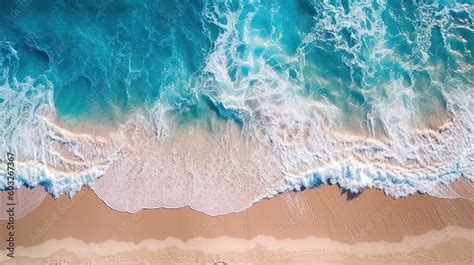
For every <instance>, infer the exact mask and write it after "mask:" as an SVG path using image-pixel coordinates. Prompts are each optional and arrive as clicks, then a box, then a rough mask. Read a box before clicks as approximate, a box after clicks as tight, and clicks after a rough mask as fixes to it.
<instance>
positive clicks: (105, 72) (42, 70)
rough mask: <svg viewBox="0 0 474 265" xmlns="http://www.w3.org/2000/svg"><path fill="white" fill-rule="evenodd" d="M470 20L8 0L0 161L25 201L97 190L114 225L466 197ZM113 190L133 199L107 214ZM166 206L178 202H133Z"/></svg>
mask: <svg viewBox="0 0 474 265" xmlns="http://www.w3.org/2000/svg"><path fill="white" fill-rule="evenodd" d="M472 14H474V5H473V3H472V2H471V1H348V0H341V1H329V0H327V1H307V0H291V1H244V0H241V1H197V0H196V1H160V0H158V1H29V0H18V1H13V0H12V1H2V2H1V3H0V62H1V66H0V69H1V70H0V71H1V75H0V113H1V114H0V122H1V124H2V126H1V127H0V153H4V154H6V153H7V152H12V153H14V154H15V155H16V157H17V160H18V166H17V167H18V168H17V172H19V173H18V176H17V186H18V187H19V186H30V187H34V186H38V185H40V186H43V187H44V188H45V189H46V190H47V191H48V192H50V193H52V194H53V195H55V196H60V195H62V194H70V195H72V194H74V193H75V192H78V191H79V190H80V189H81V187H83V186H92V187H93V188H94V189H95V191H96V192H97V193H98V195H99V196H100V195H101V190H102V195H103V196H101V197H102V199H104V200H105V201H106V202H107V203H108V204H109V205H111V206H112V207H113V208H116V209H119V210H130V211H134V210H139V209H141V208H153V207H177V206H183V205H194V206H195V207H194V208H196V209H198V210H202V211H205V212H208V213H210V214H220V213H225V212H230V211H236V210H241V209H243V208H245V207H248V206H249V205H250V204H251V203H253V202H255V201H258V200H260V199H262V198H267V197H271V196H273V195H275V194H278V193H280V192H286V191H289V190H300V189H302V188H316V187H317V186H319V185H323V184H326V183H331V184H338V185H339V186H341V188H343V189H347V190H350V191H352V192H360V191H362V190H363V189H365V188H368V187H373V188H378V189H382V190H384V191H385V192H386V193H387V194H388V195H391V196H393V197H396V198H398V197H403V196H408V195H410V194H413V193H416V192H421V193H428V194H436V195H437V196H451V195H452V194H451V195H449V194H444V195H442V194H441V195H440V193H439V187H440V186H439V185H445V184H448V183H449V182H452V181H454V180H456V179H458V178H459V177H461V176H462V177H464V178H467V179H468V180H470V181H474V144H473V143H474V133H473V131H474V125H473V124H474V70H473V69H474V68H473V66H474V61H473V56H474V24H473V15H472ZM99 125H100V126H99ZM84 127H85V128H90V130H89V133H88V131H87V130H85V131H84V130H79V129H78V128H84ZM104 127H106V128H109V129H104ZM94 128H95V129H94ZM98 128H100V129H98ZM97 131H105V132H104V133H105V135H102V134H101V133H96V132H97ZM203 135H205V136H203ZM189 139H192V140H189ZM188 140H189V141H191V142H187V141H188ZM204 143H205V144H204ZM155 146H156V149H153V148H152V147H155ZM197 147H199V149H197ZM242 150H244V151H242ZM145 154H146V155H145ZM170 156H171V157H172V158H170V159H169V160H167V159H165V157H168V158H169V157H170ZM1 157H2V158H0V164H5V163H6V155H2V156H1ZM207 157H209V159H208V160H205V159H204V158H207ZM197 164H199V165H200V166H196V165H197ZM123 165H126V166H127V167H126V168H122V167H121V166H123ZM137 168H138V169H137ZM132 169H133V170H132ZM227 171H228V172H227ZM121 172H122V173H121ZM171 172H172V173H171ZM177 172H178V173H177ZM122 175H123V176H122ZM0 176H2V178H1V180H0V186H3V187H4V188H6V167H3V168H0ZM3 176H5V177H3ZM102 178H104V179H106V178H107V179H108V180H110V181H109V182H101V183H107V184H103V185H98V184H95V182H96V181H100V180H101V179H102ZM132 179H133V180H136V179H140V181H138V182H139V183H140V184H137V183H136V182H134V184H132V183H130V181H131V180H132ZM177 179H180V181H177ZM120 180H123V182H121V181H120ZM181 180H182V181H181ZM102 181H105V180H102ZM117 183H118V184H117ZM151 183H153V184H151ZM180 183H181V184H180ZM94 185H95V186H94ZM114 185H115V186H114ZM117 186H120V187H121V188H123V191H124V192H125V191H131V190H135V192H131V193H132V194H135V195H133V196H132V195H131V196H132V198H133V199H130V202H123V203H122V204H121V203H117V205H116V206H114V202H113V201H117V200H125V198H123V199H121V198H118V197H117V195H113V190H116V189H117ZM244 186H246V187H244ZM101 187H102V188H101ZM144 187H146V190H147V192H146V194H144V195H140V191H143V190H144V189H145V188H144ZM153 187H154V188H153ZM171 187H172V188H171ZM106 189H108V191H107V192H105V191H104V190H106ZM157 190H160V191H163V192H166V191H167V192H168V193H169V196H170V198H168V197H166V198H165V197H162V196H163V195H159V196H157V197H156V198H155V199H150V200H151V202H150V201H147V200H148V199H147V200H146V201H147V202H146V203H144V202H143V199H137V198H136V197H137V196H138V197H140V196H145V195H146V196H148V197H150V196H151V197H153V196H155V192H157ZM215 190H220V191H219V192H216V193H215V195H213V196H215V197H213V196H210V195H206V194H207V192H211V193H212V192H213V191H215ZM154 191H155V192H154ZM184 193H188V195H183V194H184ZM104 194H108V195H104ZM225 194H234V195H235V194H238V195H235V197H232V196H229V197H228V198H227V197H226V199H222V200H219V198H222V196H225ZM107 196H109V197H107ZM160 196H161V197H160ZM173 196H175V197H173ZM173 198H175V199H173ZM216 200H217V201H216ZM132 202H133V203H132ZM132 204H133V205H134V206H133V207H132ZM211 204H214V205H212V206H210V205H211ZM130 207H132V208H133V209H131V208H130Z"/></svg>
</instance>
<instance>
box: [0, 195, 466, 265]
mask: <svg viewBox="0 0 474 265" xmlns="http://www.w3.org/2000/svg"><path fill="white" fill-rule="evenodd" d="M5 233H6V231H5V221H3V220H2V221H1V222H0V234H2V235H4V234H5ZM15 233H16V236H15V242H16V244H17V246H22V247H19V248H17V250H16V251H17V252H16V254H17V258H16V262H17V264H28V263H32V264H45V263H46V262H53V261H56V262H57V261H59V263H57V264H67V263H64V262H72V264H76V263H81V262H94V263H95V262H98V263H101V262H102V264H116V263H117V261H123V262H125V261H129V262H130V261H137V260H139V259H141V260H144V261H147V262H152V263H161V262H170V263H179V262H182V263H195V262H217V261H219V260H222V261H226V262H230V263H232V264H234V263H239V262H242V263H270V264H272V263H277V262H282V263H295V262H303V261H304V263H308V262H307V260H308V259H310V260H312V261H314V262H323V263H331V262H336V263H356V262H361V263H369V262H371V263H375V264H377V263H393V264H399V263H401V262H414V263H416V264H420V263H424V262H426V263H429V264H436V263H438V262H448V261H449V262H453V263H454V264H470V263H471V264H472V263H473V262H474V239H473V237H474V205H473V202H472V201H470V200H466V199H440V198H435V197H430V196H425V195H414V196H411V197H408V198H406V199H399V200H393V199H391V198H389V197H386V196H385V195H384V194H383V193H382V192H380V191H376V190H366V191H364V192H363V193H362V194H361V195H360V196H358V197H354V198H348V195H347V194H341V191H340V190H339V189H338V188H337V187H335V186H325V187H321V188H318V189H314V190H306V191H303V192H299V193H287V194H282V195H279V196H276V197H275V198H272V199H269V200H264V201H261V202H259V203H257V204H255V205H253V206H252V207H251V208H249V209H247V210H245V211H242V212H239V213H231V214H227V215H221V216H215V217H211V216H208V215H205V214H203V213H200V212H196V211H194V210H192V209H190V208H180V209H154V210H143V211H141V212H139V213H137V214H128V213H122V212H117V211H114V210H112V209H110V208H108V207H107V206H106V205H105V204H104V203H103V202H102V201H100V200H99V199H98V198H97V197H96V195H95V194H94V193H93V192H92V191H91V190H88V189H83V190H82V191H81V192H79V193H78V194H77V195H76V196H74V197H73V198H72V199H70V198H68V197H61V198H59V199H57V200H54V199H52V198H51V197H49V196H48V197H46V198H45V199H44V201H43V202H42V203H41V205H40V206H39V207H38V208H37V209H35V210H34V211H33V212H31V213H30V214H28V215H27V216H25V217H23V218H21V219H19V220H17V221H16V227H15ZM2 238H3V236H2ZM53 239H54V240H53ZM0 247H1V248H2V249H4V248H5V241H4V240H2V241H1V242H0ZM5 257H6V256H5V251H3V252H0V261H2V262H4V263H5V264H9V263H6V262H7V261H9V260H8V259H6V258H5ZM112 257H115V258H116V259H115V260H114V259H112ZM132 263H133V262H132Z"/></svg>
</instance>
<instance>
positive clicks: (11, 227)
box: [6, 152, 16, 258]
mask: <svg viewBox="0 0 474 265" xmlns="http://www.w3.org/2000/svg"><path fill="white" fill-rule="evenodd" d="M15 206H16V202H15V155H14V154H12V153H10V152H8V153H7V207H6V208H7V216H8V220H7V256H8V257H10V258H14V257H15Z"/></svg>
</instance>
